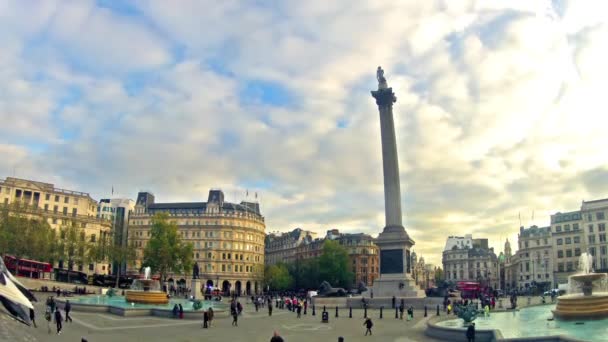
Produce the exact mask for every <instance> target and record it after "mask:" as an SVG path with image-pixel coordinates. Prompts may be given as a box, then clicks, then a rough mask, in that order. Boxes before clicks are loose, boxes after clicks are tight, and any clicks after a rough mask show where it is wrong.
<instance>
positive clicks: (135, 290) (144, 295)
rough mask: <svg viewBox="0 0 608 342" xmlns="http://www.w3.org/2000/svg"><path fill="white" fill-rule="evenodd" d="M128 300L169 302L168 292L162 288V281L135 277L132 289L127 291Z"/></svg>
mask: <svg viewBox="0 0 608 342" xmlns="http://www.w3.org/2000/svg"><path fill="white" fill-rule="evenodd" d="M126 300H127V302H130V303H142V304H167V303H169V298H168V297H167V294H166V293H164V292H163V291H161V290H160V282H159V281H158V280H152V279H135V280H133V284H131V289H130V290H129V291H127V292H126Z"/></svg>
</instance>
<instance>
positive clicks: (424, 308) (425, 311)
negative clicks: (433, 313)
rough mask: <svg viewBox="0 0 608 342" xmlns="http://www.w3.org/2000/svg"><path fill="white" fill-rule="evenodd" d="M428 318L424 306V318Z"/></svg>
mask: <svg viewBox="0 0 608 342" xmlns="http://www.w3.org/2000/svg"><path fill="white" fill-rule="evenodd" d="M426 316H428V315H427V313H426V305H425V306H424V317H426Z"/></svg>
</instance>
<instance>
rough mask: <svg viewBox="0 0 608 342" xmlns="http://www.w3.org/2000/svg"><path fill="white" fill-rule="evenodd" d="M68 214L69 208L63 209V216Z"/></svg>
mask: <svg viewBox="0 0 608 342" xmlns="http://www.w3.org/2000/svg"><path fill="white" fill-rule="evenodd" d="M67 214H68V207H63V215H67Z"/></svg>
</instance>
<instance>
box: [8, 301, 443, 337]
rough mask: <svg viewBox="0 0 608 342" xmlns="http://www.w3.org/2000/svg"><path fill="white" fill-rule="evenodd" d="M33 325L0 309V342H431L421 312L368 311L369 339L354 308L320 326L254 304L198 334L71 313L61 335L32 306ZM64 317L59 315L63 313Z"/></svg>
mask: <svg viewBox="0 0 608 342" xmlns="http://www.w3.org/2000/svg"><path fill="white" fill-rule="evenodd" d="M35 306H36V321H37V323H38V328H37V329H36V328H33V327H31V328H30V327H27V326H25V325H23V324H21V323H18V322H16V321H14V320H13V319H12V318H10V317H9V316H8V315H6V314H5V312H4V311H2V310H0V341H28V342H29V341H80V338H81V337H86V338H87V340H88V341H90V342H93V341H171V342H178V341H201V340H203V341H231V342H233V341H236V342H238V341H247V342H258V341H259V342H262V341H264V342H267V341H270V338H271V336H272V333H273V331H274V330H277V331H278V332H279V333H280V334H281V336H283V338H284V339H285V341H289V342H300V341H302V342H303V341H318V342H325V341H337V340H338V337H339V336H343V337H344V339H345V342H350V341H387V342H393V341H394V342H405V341H432V340H431V339H429V338H428V337H426V336H424V329H425V327H426V320H425V319H424V318H423V317H422V316H423V313H422V312H416V313H415V316H418V317H415V319H414V320H413V321H410V322H407V321H406V320H398V319H395V318H394V312H392V315H391V314H390V313H389V312H387V311H385V312H384V318H383V319H379V311H378V310H369V311H368V314H369V315H370V317H371V318H372V320H373V322H374V327H373V329H372V330H373V332H374V334H373V335H372V336H364V333H365V327H364V326H363V322H364V319H363V310H354V309H353V318H348V311H347V310H341V311H340V317H338V318H335V317H334V316H335V310H333V311H330V315H329V323H321V312H320V310H317V312H316V313H317V315H316V316H312V315H311V312H310V311H308V314H307V315H302V318H300V319H298V318H297V317H296V313H293V312H289V311H287V310H280V309H276V308H274V310H273V315H272V317H268V311H267V308H263V309H262V308H261V309H260V311H259V312H255V310H254V308H253V306H252V305H250V304H247V305H245V312H244V313H243V315H242V316H241V317H239V326H238V327H232V326H231V322H232V319H231V318H227V317H222V318H218V319H216V320H214V322H213V327H211V328H210V329H202V324H201V322H199V321H192V320H174V319H166V318H157V317H132V318H131V317H129V318H126V317H121V316H116V315H112V314H105V313H104V314H97V313H84V312H72V313H71V314H70V316H72V318H73V320H74V322H73V323H65V322H64V331H63V333H62V334H61V335H59V336H58V335H56V334H55V325H54V324H52V326H51V327H52V333H51V334H48V333H47V326H46V321H45V320H44V311H43V310H44V308H43V304H41V303H36V305H35ZM62 314H63V312H62Z"/></svg>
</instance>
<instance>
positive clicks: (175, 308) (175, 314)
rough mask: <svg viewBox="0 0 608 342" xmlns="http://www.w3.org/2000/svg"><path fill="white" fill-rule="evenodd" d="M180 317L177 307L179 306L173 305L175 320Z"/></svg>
mask: <svg viewBox="0 0 608 342" xmlns="http://www.w3.org/2000/svg"><path fill="white" fill-rule="evenodd" d="M178 316H179V306H177V304H175V305H173V318H176V319H177V317H178Z"/></svg>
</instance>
